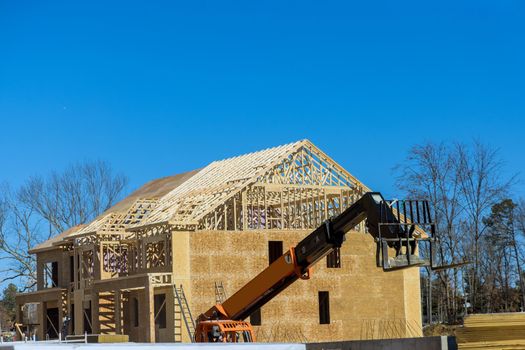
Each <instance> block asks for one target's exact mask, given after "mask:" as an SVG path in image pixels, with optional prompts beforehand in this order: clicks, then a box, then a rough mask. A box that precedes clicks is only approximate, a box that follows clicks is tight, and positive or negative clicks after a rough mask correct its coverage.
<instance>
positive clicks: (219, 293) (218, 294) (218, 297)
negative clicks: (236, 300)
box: [215, 281, 226, 304]
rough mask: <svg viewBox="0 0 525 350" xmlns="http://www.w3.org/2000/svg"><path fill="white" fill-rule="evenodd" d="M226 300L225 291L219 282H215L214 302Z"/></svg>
mask: <svg viewBox="0 0 525 350" xmlns="http://www.w3.org/2000/svg"><path fill="white" fill-rule="evenodd" d="M224 300H226V293H225V292H224V287H223V285H222V281H221V282H215V303H216V304H222V303H223V302H224Z"/></svg>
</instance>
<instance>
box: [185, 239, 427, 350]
mask: <svg viewBox="0 0 525 350" xmlns="http://www.w3.org/2000/svg"><path fill="white" fill-rule="evenodd" d="M309 232H310V231H309V230H304V231H289V230H283V231H251V232H248V231H237V232H231V231H230V232H224V231H197V232H193V233H191V234H190V235H189V238H190V240H189V247H190V254H189V255H190V264H189V267H190V271H189V273H190V275H191V282H190V283H191V288H190V289H189V293H188V294H189V299H190V302H191V309H192V312H193V313H194V314H195V315H199V314H200V313H202V312H205V311H206V310H207V309H208V308H210V307H211V306H212V305H213V304H214V303H215V292H214V282H215V281H221V282H222V283H223V285H224V289H225V292H226V294H227V296H230V295H231V294H233V293H234V292H235V291H236V290H238V289H239V288H240V287H242V286H243V285H244V284H245V283H246V282H247V281H249V280H250V279H251V278H253V277H254V276H256V275H257V274H258V273H259V272H260V271H261V270H262V269H264V268H265V267H266V266H268V241H270V240H281V241H283V249H284V250H286V249H288V247H290V246H292V245H295V244H296V243H297V242H298V241H300V240H301V239H302V238H304V237H305V236H306V235H307V234H308V233H309ZM176 249H177V248H176ZM375 252H376V245H375V243H374V241H373V239H372V237H371V236H369V235H366V234H362V233H357V232H352V233H351V234H348V235H347V240H346V242H345V243H344V245H343V247H342V248H341V260H342V267H341V268H327V267H326V261H325V260H323V261H320V262H319V263H318V265H316V267H315V268H314V272H313V276H312V278H311V280H309V281H297V282H296V283H295V284H293V285H292V286H290V287H289V288H288V289H287V290H286V291H284V292H283V293H282V294H281V295H279V296H278V297H276V298H275V299H274V300H272V301H270V302H269V303H268V304H267V305H266V306H264V307H263V308H262V325H261V326H256V327H254V328H255V330H256V333H257V340H258V341H263V342H266V341H272V342H313V341H317V342H319V341H336V340H348V339H378V338H399V337H418V336H421V335H422V331H421V306H420V289H419V270H418V268H411V269H408V270H401V271H391V272H384V271H383V270H382V269H381V268H378V267H376V257H375ZM175 268H176V266H175ZM319 291H328V292H329V293H330V317H331V322H330V324H326V325H324V324H323V325H321V324H319V303H318V292H319Z"/></svg>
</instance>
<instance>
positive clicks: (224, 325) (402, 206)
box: [194, 192, 435, 342]
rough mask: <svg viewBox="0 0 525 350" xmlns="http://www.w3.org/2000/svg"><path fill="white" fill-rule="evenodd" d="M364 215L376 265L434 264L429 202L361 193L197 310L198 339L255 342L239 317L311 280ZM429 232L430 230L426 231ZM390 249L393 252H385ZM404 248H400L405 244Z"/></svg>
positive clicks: (250, 331)
mask: <svg viewBox="0 0 525 350" xmlns="http://www.w3.org/2000/svg"><path fill="white" fill-rule="evenodd" d="M365 219H366V227H367V230H368V233H370V234H371V235H372V236H374V238H375V241H376V243H377V248H378V249H377V256H376V257H377V264H378V266H380V267H383V269H384V270H391V269H400V268H406V267H410V266H430V267H432V268H435V267H434V266H433V262H432V250H433V249H432V247H433V243H434V242H435V239H433V238H432V236H431V235H433V234H434V230H435V225H434V224H433V223H432V220H431V215H430V209H429V205H428V202H427V201H412V200H411V201H408V200H406V201H397V200H395V201H385V200H384V199H383V197H382V195H381V194H380V193H378V192H368V193H365V194H364V195H363V196H362V197H361V198H360V199H359V200H358V201H356V202H355V203H354V204H353V205H351V206H350V207H348V208H347V209H346V210H345V211H344V212H343V213H341V214H340V215H338V216H337V217H335V218H332V219H329V220H327V221H325V222H324V223H323V224H322V225H321V226H319V227H318V228H317V229H316V230H314V231H313V232H312V233H310V234H309V235H308V236H307V237H305V238H304V239H303V240H302V241H301V242H299V243H298V244H297V246H296V247H292V248H290V249H289V250H288V251H287V252H285V253H284V254H283V255H282V256H281V257H280V258H278V259H277V260H275V261H274V262H273V263H272V264H270V265H269V266H268V267H267V268H266V269H264V270H263V271H262V272H261V273H260V274H259V275H257V276H256V277H254V278H253V279H252V280H250V281H249V282H248V283H247V284H246V285H244V286H243V287H242V288H241V289H239V290H238V291H237V292H236V293H235V294H233V295H232V296H231V297H230V298H228V299H227V300H225V301H224V302H223V303H222V304H216V305H214V306H213V307H211V308H210V309H209V310H208V311H206V312H205V313H203V314H201V315H200V316H199V317H198V319H197V324H196V327H195V335H194V337H195V339H194V340H195V341H196V342H253V341H255V336H254V332H253V329H252V326H251V325H250V323H249V322H246V321H243V320H244V319H245V318H247V317H248V316H249V315H250V314H252V313H253V312H254V311H255V310H257V309H258V308H260V307H262V306H263V305H265V304H266V303H267V302H268V301H270V300H272V298H274V297H275V296H276V295H278V294H279V293H280V292H282V291H283V290H284V289H286V288H287V287H288V286H289V285H291V284H292V283H294V282H295V281H297V280H298V279H309V278H310V276H311V267H312V266H313V265H315V264H316V263H317V262H318V261H319V260H320V259H322V258H323V257H325V256H326V255H327V254H329V253H330V252H331V251H332V250H333V249H334V248H337V247H341V245H342V244H343V242H344V240H345V234H346V233H347V232H348V231H350V230H351V229H352V228H354V227H356V226H357V225H358V224H359V223H361V222H362V221H363V220H365ZM427 231H430V232H428V233H430V234H431V235H428V233H427ZM419 242H429V244H430V250H429V251H430V254H429V258H428V259H422V258H420V257H419V256H418V255H417V251H416V249H417V246H418V243H419ZM389 248H390V249H394V251H395V256H394V257H392V258H390V257H389V256H388V253H389ZM403 248H404V249H403Z"/></svg>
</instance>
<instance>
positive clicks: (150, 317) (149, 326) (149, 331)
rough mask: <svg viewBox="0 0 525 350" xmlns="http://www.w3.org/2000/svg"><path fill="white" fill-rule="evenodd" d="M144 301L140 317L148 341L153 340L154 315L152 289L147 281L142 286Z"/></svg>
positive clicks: (151, 341) (152, 341)
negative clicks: (146, 283)
mask: <svg viewBox="0 0 525 350" xmlns="http://www.w3.org/2000/svg"><path fill="white" fill-rule="evenodd" d="M144 297H145V298H144V299H145V300H144V303H143V304H142V314H141V319H143V320H144V321H145V322H144V327H145V332H144V334H145V337H146V339H145V341H146V342H148V343H154V342H155V315H154V312H155V310H154V291H153V286H152V285H151V283H149V282H148V285H147V286H146V288H144Z"/></svg>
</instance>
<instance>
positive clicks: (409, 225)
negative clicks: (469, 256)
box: [375, 200, 465, 270]
mask: <svg viewBox="0 0 525 350" xmlns="http://www.w3.org/2000/svg"><path fill="white" fill-rule="evenodd" d="M380 208H381V209H380V218H379V222H378V230H377V231H378V234H377V236H376V237H375V241H376V244H377V254H376V259H377V266H378V267H382V268H383V269H384V270H396V269H402V268H407V267H412V266H420V267H423V266H428V267H430V268H431V269H432V270H442V269H447V268H454V267H458V266H461V265H464V264H465V263H460V264H453V265H441V266H438V265H436V264H435V259H434V251H435V244H437V243H439V241H438V239H437V238H435V237H434V235H435V233H436V225H435V223H434V222H433V220H432V217H431V215H430V206H429V203H428V201H426V200H383V201H382V203H381V206H380Z"/></svg>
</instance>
